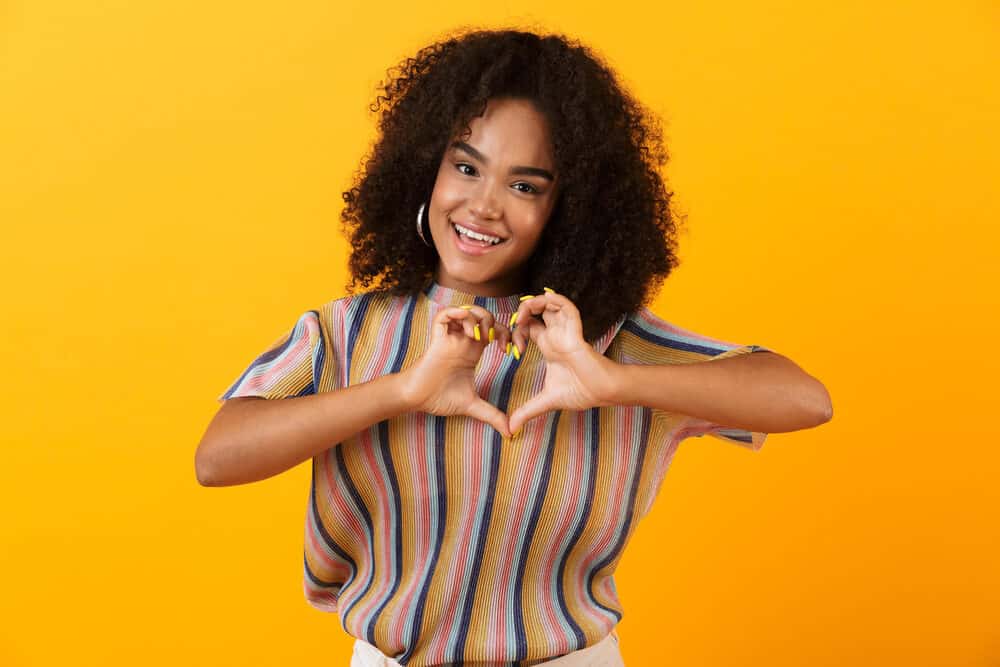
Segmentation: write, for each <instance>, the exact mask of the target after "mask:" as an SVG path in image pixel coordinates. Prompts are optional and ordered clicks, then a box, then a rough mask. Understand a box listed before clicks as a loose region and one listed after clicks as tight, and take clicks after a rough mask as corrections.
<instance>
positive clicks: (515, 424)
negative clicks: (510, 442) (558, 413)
mask: <svg viewBox="0 0 1000 667" xmlns="http://www.w3.org/2000/svg"><path fill="white" fill-rule="evenodd" d="M553 409H555V406H554V405H553V404H552V399H551V398H549V397H548V396H547V395H546V394H545V392H544V391H543V392H542V393H540V394H535V395H534V396H532V397H531V398H530V399H528V400H527V401H526V402H525V403H523V404H522V405H521V406H520V407H518V408H517V410H514V414H512V415H511V416H510V418H509V419H508V420H507V423H508V428H510V430H511V432H513V433H518V432H519V431H520V430H521V429H522V428H523V427H524V425H525V424H527V423H528V422H529V421H531V420H532V419H534V418H535V417H538V416H539V415H543V414H545V413H546V412H550V411H551V410H553Z"/></svg>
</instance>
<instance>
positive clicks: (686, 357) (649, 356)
mask: <svg viewBox="0 0 1000 667" xmlns="http://www.w3.org/2000/svg"><path fill="white" fill-rule="evenodd" d="M619 335H620V336H621V337H622V345H621V354H622V361H623V362H624V363H637V364H687V363H698V362H702V361H711V360H714V359H725V358H727V357H734V356H736V355H740V354H752V353H754V352H771V351H772V350H770V349H769V348H766V347H764V346H763V345H741V344H738V343H731V342H727V341H724V340H720V339H718V338H712V337H709V336H705V335H703V334H699V333H695V332H693V331H690V330H687V329H683V328H681V327H678V326H677V325H674V324H671V323H670V322H667V321H665V320H663V319H662V318H660V317H659V316H657V315H656V314H655V313H653V312H652V311H651V310H649V309H648V308H641V309H639V310H638V311H636V312H634V313H631V314H629V316H628V318H627V319H626V321H625V324H624V325H623V326H622V331H621V332H620V334H619ZM654 411H655V412H659V411H658V410H654ZM680 417H681V418H680V419H678V420H672V423H674V424H676V434H677V435H679V436H680V437H681V438H682V439H683V438H690V437H700V436H702V435H706V434H707V435H711V436H714V437H716V438H718V439H720V440H723V441H725V442H729V443H732V444H736V445H739V446H741V447H746V448H747V449H751V450H753V451H758V450H760V448H761V447H763V446H764V440H765V438H766V437H767V434H766V433H763V432H759V431H748V430H746V429H741V428H734V427H732V426H728V425H726V424H717V423H714V422H710V421H707V420H704V419H698V418H696V417H691V416H685V415H680Z"/></svg>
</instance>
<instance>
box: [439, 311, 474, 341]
mask: <svg viewBox="0 0 1000 667" xmlns="http://www.w3.org/2000/svg"><path fill="white" fill-rule="evenodd" d="M473 308H474V306H468V307H465V306H449V307H448V308H446V309H445V313H446V316H447V318H448V319H449V320H450V321H451V322H452V323H454V324H457V325H459V326H460V328H461V331H462V332H463V333H464V334H465V335H466V336H468V337H469V338H471V339H473V340H475V338H476V326H477V325H478V324H479V315H478V314H476V313H474V312H473Z"/></svg>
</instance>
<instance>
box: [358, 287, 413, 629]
mask: <svg viewBox="0 0 1000 667" xmlns="http://www.w3.org/2000/svg"><path fill="white" fill-rule="evenodd" d="M415 309H416V302H415V301H414V300H413V299H409V300H408V302H407V303H406V310H405V315H404V320H403V324H402V326H400V327H397V329H396V330H397V332H399V334H398V335H397V336H396V340H395V342H394V343H393V345H392V349H393V350H395V357H394V358H393V359H392V361H391V362H390V365H389V368H388V369H385V370H386V373H398V372H399V371H400V369H401V368H402V367H403V359H404V358H405V357H406V350H407V348H408V347H409V345H410V332H411V330H412V329H413V312H414V310H415ZM378 451H379V454H380V457H379V458H380V459H381V461H382V463H383V464H384V465H385V478H386V480H387V481H388V484H386V486H385V488H388V489H391V491H392V499H391V502H392V515H391V516H390V517H389V521H390V524H389V531H388V532H389V535H391V536H392V537H394V538H395V540H394V542H395V544H394V545H393V546H394V547H395V549H394V556H395V558H394V559H393V560H394V562H393V563H392V584H391V585H390V586H389V591H388V593H386V594H385V597H384V598H383V599H382V601H381V602H380V603H378V605H377V606H376V607H375V609H374V610H373V611H372V614H371V618H370V619H368V628H367V634H368V636H370V637H372V638H373V639H372V640H371V641H370V643H372V644H374V643H375V642H374V637H375V624H376V622H377V621H378V618H379V616H380V615H381V614H382V610H383V609H385V606H386V605H387V604H388V603H389V601H390V600H391V599H392V598H393V596H395V595H396V590H397V589H398V588H399V582H400V579H402V570H403V530H402V526H401V525H400V524H401V519H400V517H401V515H402V513H403V509H402V504H401V501H400V499H399V480H398V478H397V476H396V466H395V464H393V461H392V450H391V449H390V447H389V421H388V420H383V421H381V422H379V423H378Z"/></svg>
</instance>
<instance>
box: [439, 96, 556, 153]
mask: <svg viewBox="0 0 1000 667" xmlns="http://www.w3.org/2000/svg"><path fill="white" fill-rule="evenodd" d="M469 129H470V130H471V134H470V135H468V136H465V137H457V136H456V137H455V138H454V139H453V140H452V142H450V143H449V147H450V148H451V147H454V146H455V143H456V142H458V143H459V145H462V144H464V145H465V146H467V147H469V148H471V149H472V150H471V151H466V152H471V153H472V154H473V157H476V158H477V159H479V160H480V161H484V160H485V161H486V162H487V164H490V165H492V164H493V163H494V162H495V163H497V164H508V165H528V166H536V167H542V168H548V169H551V168H552V166H553V164H552V163H553V156H552V143H551V138H550V133H549V127H548V122H547V120H546V118H545V116H544V114H542V113H541V112H540V111H538V109H536V108H535V106H534V104H532V103H531V102H530V101H528V100H521V99H492V100H490V101H489V103H488V104H487V106H486V109H485V111H484V112H483V115H482V116H475V117H473V118H472V120H471V121H470V122H469Z"/></svg>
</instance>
